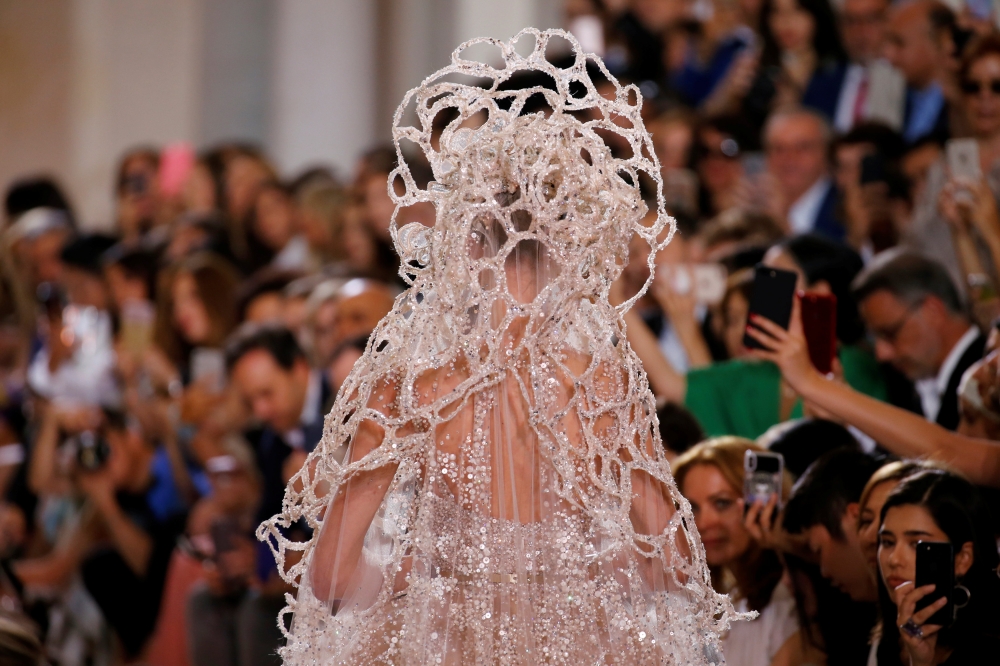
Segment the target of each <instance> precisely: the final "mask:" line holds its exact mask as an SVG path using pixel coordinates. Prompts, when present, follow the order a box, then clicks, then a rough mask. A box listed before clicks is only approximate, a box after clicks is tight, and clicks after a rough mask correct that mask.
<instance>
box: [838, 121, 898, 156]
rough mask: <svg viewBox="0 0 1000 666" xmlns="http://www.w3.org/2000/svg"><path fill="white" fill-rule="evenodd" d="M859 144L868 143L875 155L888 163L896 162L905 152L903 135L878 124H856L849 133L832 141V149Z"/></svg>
mask: <svg viewBox="0 0 1000 666" xmlns="http://www.w3.org/2000/svg"><path fill="white" fill-rule="evenodd" d="M859 143H870V144H871V145H872V146H874V147H875V152H876V153H878V154H879V155H880V156H881V157H882V158H884V159H886V160H890V161H895V160H898V159H899V158H900V157H902V156H903V153H904V152H906V142H905V141H903V135H902V134H900V133H899V132H897V131H896V130H894V129H892V128H891V127H889V126H888V125H885V124H883V123H879V122H863V123H858V124H857V125H855V126H854V127H853V128H851V130H850V131H849V132H847V133H846V134H843V135H841V136H839V137H837V138H836V139H835V140H834V149H836V148H837V147H839V146H854V145H857V144H859Z"/></svg>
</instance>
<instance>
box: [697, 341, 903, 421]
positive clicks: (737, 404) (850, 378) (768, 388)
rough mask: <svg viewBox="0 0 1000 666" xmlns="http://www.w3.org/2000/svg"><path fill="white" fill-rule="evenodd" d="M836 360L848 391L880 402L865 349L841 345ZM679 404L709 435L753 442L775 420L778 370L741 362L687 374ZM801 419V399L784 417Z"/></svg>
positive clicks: (874, 367)
mask: <svg viewBox="0 0 1000 666" xmlns="http://www.w3.org/2000/svg"><path fill="white" fill-rule="evenodd" d="M838 356H839V357H840V363H841V365H843V367H844V379H845V380H846V381H847V383H848V384H849V385H850V386H851V388H853V389H854V390H856V391H860V392H861V393H864V394H865V395H869V396H871V397H873V398H877V399H879V400H885V399H886V389H885V382H884V380H883V378H882V373H881V372H880V370H879V367H878V362H877V361H876V360H875V358H874V357H873V356H872V355H871V354H870V353H869V352H868V351H867V350H865V349H863V348H860V347H857V346H842V347H841V348H840V351H839V353H838ZM684 406H685V407H687V408H688V409H689V410H691V413H692V414H694V415H695V418H697V419H698V422H699V423H701V427H702V428H703V429H704V430H705V434H706V435H708V436H709V437H718V436H720V435H737V436H740V437H747V438H749V439H756V438H757V437H759V436H760V435H762V434H764V432H766V431H767V429H768V428H770V427H771V426H773V425H776V424H778V423H780V422H781V371H780V370H778V366H776V365H774V364H773V363H770V362H766V361H756V360H751V361H747V360H742V359H734V360H732V361H724V362H722V363H714V364H712V365H709V366H706V367H704V368H697V369H695V370H691V371H690V372H688V374H687V393H686V394H685V396H684ZM801 416H802V401H801V400H798V401H796V403H795V406H794V407H793V408H792V413H791V416H790V418H793V419H795V418H800V417H801Z"/></svg>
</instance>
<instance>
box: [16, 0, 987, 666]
mask: <svg viewBox="0 0 1000 666" xmlns="http://www.w3.org/2000/svg"><path fill="white" fill-rule="evenodd" d="M565 11H566V22H567V26H568V28H569V29H570V30H571V31H573V32H574V33H575V34H576V35H577V36H578V37H579V38H580V40H581V41H582V42H583V43H584V46H585V47H586V48H587V49H588V50H593V51H596V52H599V53H601V54H602V55H603V56H604V58H605V61H606V63H607V65H608V67H609V70H610V71H611V72H612V74H614V75H615V76H617V77H619V78H620V79H621V80H623V81H627V82H632V83H635V84H636V85H637V86H639V88H640V90H641V91H642V93H643V96H644V99H645V103H644V106H643V114H644V116H645V118H646V123H647V126H648V127H649V128H650V129H651V131H652V134H653V140H654V145H655V147H656V151H657V156H658V158H659V161H660V165H661V175H662V179H663V183H664V189H663V194H664V198H665V201H666V202H667V206H668V209H669V211H670V212H671V213H672V214H673V215H674V216H675V217H676V219H677V223H678V230H679V233H678V234H677V235H676V236H675V238H674V240H673V241H672V242H671V243H670V244H669V245H668V246H667V247H666V249H664V250H662V251H661V252H660V253H659V254H658V256H657V257H656V258H655V262H656V273H655V276H654V278H653V281H652V288H651V289H650V291H649V292H648V293H647V294H646V295H645V296H643V297H642V298H641V299H639V300H638V301H637V302H636V306H635V307H634V308H633V309H632V310H630V311H629V312H628V314H627V315H626V323H627V336H628V342H629V344H630V346H631V348H632V349H633V350H635V352H636V353H637V354H638V355H639V357H640V358H641V360H642V362H643V364H644V366H645V369H646V371H647V374H648V377H649V384H650V387H651V388H652V390H653V392H654V394H655V395H656V396H657V398H658V404H659V405H660V409H659V413H658V417H659V423H660V429H661V433H662V435H663V441H664V446H665V447H666V449H667V453H668V456H669V457H670V458H671V460H672V464H673V466H674V475H675V478H676V480H677V484H678V487H679V489H680V491H681V493H682V494H683V495H684V496H685V497H686V498H687V499H688V500H689V501H690V503H691V506H692V509H693V512H694V517H695V520H696V523H697V527H698V530H699V532H700V535H701V543H702V544H703V545H704V547H705V552H706V556H707V560H708V564H709V566H710V569H711V574H712V580H713V583H714V584H715V586H716V587H717V589H719V590H721V591H724V592H727V593H729V594H730V595H732V597H733V598H734V601H735V602H736V604H737V606H738V607H739V608H740V609H741V610H752V611H757V612H758V613H759V617H758V618H757V619H756V620H753V621H751V622H746V623H740V624H737V625H735V626H734V627H733V628H732V630H731V631H730V632H729V634H728V635H727V636H726V637H725V639H724V641H725V648H726V657H727V663H729V664H731V665H735V666H750V665H753V666H758V665H760V666H765V665H768V664H774V665H778V664H781V665H786V664H787V665H791V664H816V665H819V664H829V665H830V666H837V665H841V664H842V665H863V664H877V665H878V666H886V665H890V664H892V665H895V664H904V663H905V664H914V665H921V666H923V665H938V664H985V663H992V662H993V660H994V659H997V658H1000V570H998V565H1000V559H998V554H997V537H998V536H1000V504H998V503H997V497H998V494H997V489H998V488H1000V376H998V374H1000V351H998V348H1000V319H998V316H1000V274H998V267H1000V212H998V197H1000V33H998V32H997V29H996V27H995V25H994V21H995V20H996V19H997V18H998V17H995V16H992V14H991V12H992V7H991V6H990V5H989V4H988V3H981V2H973V1H971V0H970V1H969V2H967V3H965V4H962V3H959V4H958V5H955V4H954V3H951V4H947V5H946V4H943V3H941V2H939V1H938V0H897V2H895V3H890V2H889V1H888V0H839V1H835V2H834V3H833V4H831V3H830V0H567V2H566V3H565ZM956 141H957V143H956ZM609 143H610V145H611V148H612V150H619V149H621V147H620V146H615V145H614V143H613V142H609ZM956 155H957V156H958V157H956ZM963 155H964V156H965V162H964V163H963V162H962V161H961V159H960V158H961V157H962V156H963ZM395 160H396V154H395V151H394V150H392V149H391V148H386V147H378V148H374V149H372V150H370V151H369V152H367V153H365V154H364V155H363V156H361V158H360V159H359V160H358V163H357V165H356V168H355V170H354V173H353V174H351V176H350V177H349V178H345V177H343V176H339V175H336V174H334V173H332V172H331V171H329V170H326V169H324V168H314V169H310V170H307V171H305V172H302V173H299V174H279V173H278V172H277V170H276V169H275V168H274V166H273V165H272V164H271V162H270V161H269V160H268V158H267V156H266V155H265V154H263V153H262V152H261V151H260V150H258V149H257V148H255V147H253V146H249V145H244V144H241V143H229V144H224V145H219V146H214V147H211V148H208V149H206V150H204V151H203V152H200V153H197V154H194V153H192V152H191V151H190V150H189V149H186V148H184V147H183V146H169V147H143V148H139V149H135V150H132V151H130V152H128V153H127V154H126V155H124V156H123V158H122V159H121V161H120V164H119V168H118V172H117V177H116V179H115V191H114V197H115V201H116V208H115V210H116V214H115V219H114V220H113V224H112V225H110V226H109V227H108V228H110V229H111V231H109V232H107V233H93V232H91V231H89V230H87V229H85V228H83V226H82V225H81V224H80V223H79V222H78V220H77V219H76V217H75V215H74V211H73V206H72V203H71V202H70V201H69V200H68V198H67V196H66V195H65V193H64V192H63V191H62V190H61V189H60V187H59V184H58V183H57V182H56V181H54V180H53V179H51V178H48V177H46V176H35V175H31V174H27V175H26V176H25V177H24V178H22V179H19V180H17V181H15V182H13V183H11V184H9V185H8V187H7V190H6V197H5V209H4V217H3V225H2V227H0V662H2V663H5V664H6V663H10V664H38V663H51V664H55V665H59V666H78V665H79V666H82V665H84V664H94V665H107V666H111V665H112V664H129V663H149V664H154V665H164V666H166V665H171V666H174V665H176V666H182V665H186V664H190V665H191V666H203V665H204V666H208V665H213V666H215V665H219V666H251V665H256V664H276V663H278V658H277V656H276V654H275V650H276V649H277V647H278V646H279V645H280V643H281V640H282V634H281V631H280V629H279V626H278V625H277V623H276V621H275V618H276V617H277V615H278V613H279V610H280V609H281V607H282V606H283V605H284V603H285V595H286V594H290V593H294V590H293V589H292V588H290V587H289V586H287V585H286V584H285V583H284V582H283V581H282V580H281V579H280V577H279V576H278V572H277V569H276V565H275V562H274V560H273V558H272V557H271V555H270V554H269V551H268V549H267V548H266V546H264V545H262V544H260V543H258V542H257V541H256V540H255V539H254V537H253V532H254V528H255V527H256V525H258V524H259V523H260V521H261V520H262V519H264V518H266V517H269V516H271V515H273V514H275V513H277V512H278V511H280V506H281V501H282V496H283V493H284V488H285V484H286V483H287V482H288V481H289V479H290V478H291V477H292V476H293V475H294V474H295V473H296V472H297V471H298V470H299V469H300V468H301V466H302V464H303V462H304V460H305V457H306V455H307V454H308V452H309V451H311V450H312V449H313V448H314V447H315V446H316V444H317V442H318V441H319V439H320V438H321V436H322V430H323V417H324V415H325V414H326V413H327V412H328V411H329V407H330V405H331V403H332V401H333V400H334V398H335V396H336V394H337V390H338V387H339V386H340V385H341V384H342V383H343V382H344V380H345V378H346V377H347V374H348V373H349V372H350V370H351V368H352V366H353V364H354V362H355V361H356V360H357V359H358V358H359V357H360V355H361V354H362V353H363V352H364V350H365V348H366V345H367V343H368V336H369V334H370V333H371V331H372V330H373V328H374V327H375V326H376V324H377V323H378V321H379V320H380V319H381V318H382V317H383V316H385V315H386V314H387V313H388V312H389V311H390V309H391V308H392V306H393V302H394V299H395V297H396V296H397V295H398V294H399V293H400V292H401V291H402V289H403V288H404V287H405V284H404V283H403V282H402V281H401V279H400V277H399V275H398V269H399V266H398V259H397V258H396V256H395V253H394V251H393V249H392V244H391V239H390V236H389V227H390V219H391V216H392V213H393V202H392V200H391V198H390V196H389V194H388V190H387V186H386V183H387V177H388V175H389V173H390V172H391V171H392V169H393V168H394V167H395ZM407 161H408V162H412V163H410V168H411V171H413V172H414V175H415V178H416V179H417V180H418V181H421V180H422V181H423V182H426V181H427V180H428V179H429V178H430V175H429V173H427V167H426V165H424V166H421V164H420V163H419V162H418V161H417V160H416V159H414V160H412V161H411V160H410V159H409V156H407ZM961 164H964V165H965V167H966V168H965V169H964V170H962V172H961V173H957V172H956V170H958V169H959V166H961ZM288 176H292V177H288ZM647 194H651V193H649V192H647ZM433 215H434V212H433V210H432V209H429V208H428V209H423V208H420V207H419V206H418V207H416V208H414V209H412V210H410V211H408V216H409V217H408V219H407V221H413V220H417V221H422V222H424V223H425V224H428V225H431V224H433ZM647 252H648V248H647ZM647 256H648V253H644V252H643V251H642V248H641V247H639V246H638V245H637V246H636V247H635V248H634V251H633V252H632V254H631V256H630V262H629V265H628V266H626V268H625V271H624V274H623V276H622V278H621V279H620V280H619V281H618V282H617V283H616V284H615V285H614V286H613V288H612V297H613V298H616V299H619V300H620V301H623V300H625V299H627V298H629V297H631V296H632V295H634V294H635V293H636V292H637V291H638V289H639V288H640V286H641V285H642V284H643V283H644V282H645V281H646V280H647V278H648V277H649V274H648V271H647V270H646V266H645V260H646V257H647ZM759 264H763V265H765V266H770V267H773V268H778V269H784V270H788V271H792V272H793V273H795V274H796V276H797V281H798V282H797V288H798V290H799V293H800V294H823V295H833V296H835V297H836V326H835V334H836V341H837V354H836V360H835V361H834V363H833V371H832V372H830V373H826V374H823V373H821V372H819V371H818V370H816V369H815V367H814V366H813V362H812V361H811V359H810V355H809V353H808V349H807V346H808V345H807V342H806V339H805V335H804V333H803V325H802V321H801V307H800V301H799V300H798V298H799V297H796V300H795V303H794V306H793V312H792V318H791V322H790V325H789V326H788V328H787V329H786V328H782V327H780V326H776V325H775V324H773V323H772V322H769V321H767V320H763V319H759V318H752V317H750V318H749V321H748V312H749V309H750V303H751V299H752V290H753V284H754V279H753V278H754V267H755V266H757V265H759ZM747 335H748V336H750V337H751V338H753V339H754V340H756V341H757V342H758V343H759V348H756V349H753V350H751V349H748V348H747V346H746V345H745V342H746V340H747V338H746V337H745V336H747ZM768 451H770V452H776V453H780V454H782V456H783V459H784V468H783V472H782V475H783V476H782V484H781V491H780V492H779V493H778V494H777V495H774V496H772V498H771V499H770V500H769V501H767V502H760V501H758V502H748V501H746V500H745V499H744V485H745V481H746V479H745V474H746V473H745V468H744V460H745V456H746V455H747V453H748V452H751V453H754V454H756V453H760V454H764V453H766V452H768ZM295 529H296V528H293V531H294V530H295ZM307 536H308V535H307V534H305V533H303V534H302V535H301V537H302V538H306V537H307ZM918 541H940V542H950V543H951V545H952V548H953V551H954V553H955V556H954V568H955V580H956V582H957V585H956V588H955V590H953V591H949V596H950V597H951V598H952V599H953V601H954V608H955V610H954V617H953V622H952V623H950V624H948V625H946V626H942V627H939V626H938V625H933V624H928V623H926V621H927V620H928V618H929V617H930V616H931V614H932V613H933V612H934V611H936V610H937V609H938V608H939V607H940V605H941V603H942V602H936V603H935V604H934V605H932V606H930V607H927V608H920V604H918V603H917V602H918V601H919V599H921V598H922V597H924V596H926V595H928V594H930V593H931V590H929V589H926V588H924V587H921V588H916V589H915V578H916V576H915V568H916V563H915V562H916V559H915V558H916V555H915V553H916V544H917V542H918ZM42 655H44V657H43V656H42ZM41 659H44V660H46V661H44V662H43V661H40V660H41Z"/></svg>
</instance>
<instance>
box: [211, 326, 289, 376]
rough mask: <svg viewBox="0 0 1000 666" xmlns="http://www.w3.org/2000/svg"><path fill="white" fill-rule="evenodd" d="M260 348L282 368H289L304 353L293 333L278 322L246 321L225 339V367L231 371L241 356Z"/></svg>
mask: <svg viewBox="0 0 1000 666" xmlns="http://www.w3.org/2000/svg"><path fill="white" fill-rule="evenodd" d="M257 349H262V350H264V351H266V352H267V353H268V354H270V355H271V358H273V359H274V361H275V363H277V364H278V365H279V366H280V367H281V368H282V369H284V370H291V369H292V367H294V366H295V362H296V361H299V360H303V361H304V360H305V358H306V355H305V353H304V352H303V351H302V347H300V346H299V343H298V341H296V339H295V335H293V334H292V332H291V331H289V330H288V329H287V328H285V327H284V326H282V325H280V324H254V323H246V324H243V325H242V326H240V327H239V328H237V329H236V331H234V332H233V334H232V335H231V336H230V338H229V340H227V341H226V368H227V369H228V370H229V371H230V372H232V370H233V366H235V365H236V364H237V363H238V362H239V360H240V359H241V358H243V357H244V356H246V355H247V354H249V353H250V352H252V351H255V350H257Z"/></svg>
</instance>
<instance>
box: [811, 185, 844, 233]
mask: <svg viewBox="0 0 1000 666" xmlns="http://www.w3.org/2000/svg"><path fill="white" fill-rule="evenodd" d="M839 210H840V192H839V191H838V190H837V187H836V185H833V184H832V183H831V185H830V189H828V190H827V191H826V196H824V197H823V203H822V204H820V207H819V211H818V212H817V213H816V221H815V222H814V223H813V228H812V231H813V233H816V234H819V235H820V236H825V237H826V238H828V239H830V240H832V241H836V242H838V243H841V242H843V241H844V237H845V236H846V232H845V231H844V225H843V224H842V223H841V221H840V217H839V216H838V214H837V213H838V211H839Z"/></svg>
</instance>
